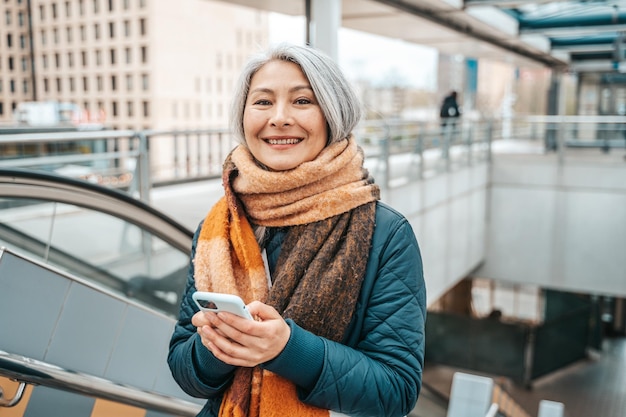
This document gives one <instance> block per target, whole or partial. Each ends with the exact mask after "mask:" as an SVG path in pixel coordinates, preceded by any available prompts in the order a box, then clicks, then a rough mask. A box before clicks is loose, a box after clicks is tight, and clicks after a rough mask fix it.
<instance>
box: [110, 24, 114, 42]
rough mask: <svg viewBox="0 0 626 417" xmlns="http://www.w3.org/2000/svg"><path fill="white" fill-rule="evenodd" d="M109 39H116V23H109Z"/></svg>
mask: <svg viewBox="0 0 626 417" xmlns="http://www.w3.org/2000/svg"><path fill="white" fill-rule="evenodd" d="M109 38H110V39H113V38H115V22H109Z"/></svg>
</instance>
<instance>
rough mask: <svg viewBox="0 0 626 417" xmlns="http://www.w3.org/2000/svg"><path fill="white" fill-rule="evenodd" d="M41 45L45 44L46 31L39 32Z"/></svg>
mask: <svg viewBox="0 0 626 417" xmlns="http://www.w3.org/2000/svg"><path fill="white" fill-rule="evenodd" d="M41 44H42V45H45V44H46V31H45V30H44V29H42V30H41Z"/></svg>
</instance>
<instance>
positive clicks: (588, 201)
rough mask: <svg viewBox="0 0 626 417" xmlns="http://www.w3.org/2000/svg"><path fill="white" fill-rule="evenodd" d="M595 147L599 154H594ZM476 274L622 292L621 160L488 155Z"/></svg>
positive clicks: (624, 211)
mask: <svg viewBox="0 0 626 417" xmlns="http://www.w3.org/2000/svg"><path fill="white" fill-rule="evenodd" d="M598 152H600V151H598ZM492 169H493V172H492V185H491V189H490V194H491V197H490V200H489V201H490V206H489V213H490V214H489V217H488V220H487V232H486V233H487V252H486V260H485V263H484V264H483V265H482V267H481V268H479V270H478V271H477V272H476V273H475V275H476V276H480V277H485V278H492V279H497V280H502V281H508V282H513V283H522V284H530V285H539V286H542V287H547V288H553V289H560V290H565V291H580V292H585V293H595V294H605V295H616V296H626V162H624V160H623V159H621V158H616V157H614V158H611V157H609V156H607V157H606V158H603V159H597V158H594V159H593V160H592V159H587V160H585V159H582V158H581V159H576V160H573V159H568V160H566V163H565V164H564V165H560V164H559V163H558V162H557V160H556V156H555V155H523V156H522V155H498V154H496V155H494V161H493V166H492Z"/></svg>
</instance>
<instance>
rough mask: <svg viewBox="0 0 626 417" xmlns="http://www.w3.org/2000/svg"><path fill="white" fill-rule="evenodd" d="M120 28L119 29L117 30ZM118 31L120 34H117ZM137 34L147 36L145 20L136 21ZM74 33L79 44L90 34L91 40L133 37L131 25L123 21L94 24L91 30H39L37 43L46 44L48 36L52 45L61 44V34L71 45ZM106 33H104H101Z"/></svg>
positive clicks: (127, 21)
mask: <svg viewBox="0 0 626 417" xmlns="http://www.w3.org/2000/svg"><path fill="white" fill-rule="evenodd" d="M120 27H121V29H119V28H120ZM118 30H120V32H118ZM136 30H137V33H138V34H139V35H140V36H146V35H147V34H148V30H147V22H146V19H145V18H143V17H142V18H139V19H138V20H137V29H136ZM76 32H78V39H79V40H80V41H81V42H85V41H87V40H89V39H88V37H89V32H91V40H96V41H98V40H101V39H104V36H106V37H107V38H108V39H116V37H119V36H120V35H121V36H122V37H124V38H130V37H131V36H132V35H133V23H132V21H131V20H124V21H122V22H108V23H106V24H101V23H94V24H93V25H92V26H91V30H89V29H88V28H87V26H86V25H80V26H66V27H65V28H58V27H53V28H51V29H49V30H48V29H40V30H39V41H40V42H41V45H47V44H48V36H51V38H52V43H53V44H54V45H58V44H59V43H60V42H61V34H62V33H63V36H64V40H65V42H66V43H73V42H74V40H75V36H76ZM103 32H106V33H103Z"/></svg>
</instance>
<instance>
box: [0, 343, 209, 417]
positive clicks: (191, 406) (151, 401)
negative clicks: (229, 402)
mask: <svg viewBox="0 0 626 417" xmlns="http://www.w3.org/2000/svg"><path fill="white" fill-rule="evenodd" d="M0 375H1V376H4V377H6V378H10V379H14V380H16V381H18V382H19V383H20V386H19V388H18V390H17V392H16V394H15V395H14V396H13V397H12V398H5V397H4V395H3V393H2V390H0V406H2V407H12V406H15V405H16V404H18V403H19V402H20V401H21V398H22V395H23V392H24V388H25V386H26V385H27V384H32V385H41V386H45V387H49V388H56V389H61V390H63V391H68V392H73V393H76V394H84V395H88V396H91V397H96V398H102V399H106V400H111V401H115V402H118V403H123V404H127V405H132V406H136V407H141V408H145V409H149V410H155V411H160V412H164V413H171V414H175V415H179V416H190V417H191V416H195V415H197V414H198V413H199V412H200V410H201V409H202V406H201V405H199V404H195V403H192V402H189V401H185V400H181V399H180V398H176V397H171V396H168V395H163V394H159V393H156V392H149V391H145V390H141V389H138V388H135V387H131V386H128V385H122V384H118V383H116V382H113V381H109V380H107V379H104V378H100V377H95V376H92V375H87V374H84V373H80V372H74V371H71V370H67V369H63V368H60V367H58V366H55V365H51V364H49V363H46V362H41V361H37V360H34V359H31V358H27V357H25V356H20V355H15V354H11V353H8V352H4V351H1V350H0Z"/></svg>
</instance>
